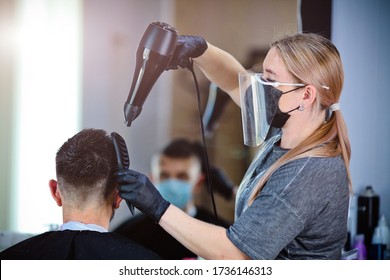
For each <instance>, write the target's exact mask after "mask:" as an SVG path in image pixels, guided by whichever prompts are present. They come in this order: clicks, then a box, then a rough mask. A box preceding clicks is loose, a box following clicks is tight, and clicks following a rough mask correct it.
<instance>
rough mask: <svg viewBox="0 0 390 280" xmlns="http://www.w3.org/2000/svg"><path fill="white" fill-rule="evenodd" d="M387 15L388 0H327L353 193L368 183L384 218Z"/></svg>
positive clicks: (388, 176)
mask: <svg viewBox="0 0 390 280" xmlns="http://www.w3.org/2000/svg"><path fill="white" fill-rule="evenodd" d="M389 15H390V1H388V0H372V1H366V0H342V1H339V0H334V1H333V15H332V16H333V20H332V39H333V41H334V43H335V44H336V45H337V47H338V49H339V51H340V53H341V56H342V59H343V63H344V71H345V84H344V90H343V96H342V98H341V108H342V112H343V114H344V117H345V120H346V122H347V125H348V128H349V135H350V141H351V145H352V159H351V173H352V180H353V188H354V193H355V194H356V195H358V194H359V193H360V192H361V191H362V190H363V189H364V188H365V187H366V186H367V185H372V186H373V188H374V190H375V191H376V192H377V193H378V194H379V195H380V198H381V202H380V212H381V213H382V214H384V215H385V216H386V218H387V222H388V223H390V145H389V139H390V117H389V114H388V113H387V112H388V111H389V107H390V94H389V86H388V82H387V81H388V80H389V77H390V55H389V46H390V18H389ZM354 203H356V199H355V200H354ZM354 211H356V208H355V209H354ZM355 213H356V212H355Z"/></svg>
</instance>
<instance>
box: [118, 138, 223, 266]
mask: <svg viewBox="0 0 390 280" xmlns="http://www.w3.org/2000/svg"><path fill="white" fill-rule="evenodd" d="M197 149H198V147H197V146H195V143H191V142H189V141H187V140H185V139H177V140H174V141H172V142H171V143H170V144H169V145H168V146H167V147H165V148H164V149H163V151H162V152H161V154H159V155H157V156H156V157H154V158H153V160H152V164H151V165H152V166H151V167H152V180H153V182H154V183H155V184H156V187H157V189H158V190H159V191H160V193H161V195H162V196H163V197H164V198H165V199H167V200H168V201H169V202H171V203H172V204H174V205H176V206H177V207H179V208H181V209H182V210H183V211H185V212H187V213H188V214H190V215H192V216H193V217H195V218H197V219H200V220H203V221H206V222H209V223H216V219H215V217H214V215H213V214H212V213H210V212H209V211H208V210H205V209H202V208H199V207H196V206H195V203H194V195H195V194H196V193H197V192H198V191H199V190H200V188H202V187H203V183H204V182H203V181H204V175H203V173H202V170H201V165H202V162H201V159H200V158H199V153H198V150H197ZM219 224H221V225H222V226H226V227H227V226H228V224H227V223H226V222H223V221H221V220H220V219H219ZM114 232H116V233H120V234H123V235H124V236H126V237H128V238H130V239H132V240H134V241H137V242H138V243H140V244H142V245H144V246H145V247H147V248H149V249H151V250H152V251H154V252H156V253H157V254H158V255H160V256H161V257H162V258H164V259H186V258H196V257H197V256H196V255H195V254H194V253H192V252H191V251H189V250H188V249H187V248H185V247H184V246H183V245H181V244H180V243H179V242H178V241H177V240H176V239H175V238H173V237H172V236H171V235H169V234H168V233H167V232H166V231H165V230H163V229H162V228H161V227H160V226H159V225H158V224H156V223H155V222H154V221H152V220H151V219H150V218H149V217H147V216H145V215H144V214H139V215H137V216H135V217H131V218H130V219H129V220H127V221H125V222H124V223H123V224H122V225H120V226H119V227H118V228H116V229H114Z"/></svg>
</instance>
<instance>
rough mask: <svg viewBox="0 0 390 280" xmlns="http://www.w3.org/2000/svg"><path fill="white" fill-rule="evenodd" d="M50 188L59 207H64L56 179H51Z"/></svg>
mask: <svg viewBox="0 0 390 280" xmlns="http://www.w3.org/2000/svg"><path fill="white" fill-rule="evenodd" d="M49 188H50V194H51V196H52V197H53V199H54V200H55V202H56V203H57V205H58V206H62V198H61V194H60V190H59V189H58V184H57V181H56V180H54V179H51V180H50V181H49Z"/></svg>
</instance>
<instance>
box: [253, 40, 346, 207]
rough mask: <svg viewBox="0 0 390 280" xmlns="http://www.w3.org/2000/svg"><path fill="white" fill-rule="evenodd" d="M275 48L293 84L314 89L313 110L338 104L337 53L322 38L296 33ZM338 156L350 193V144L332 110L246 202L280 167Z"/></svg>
mask: <svg viewBox="0 0 390 280" xmlns="http://www.w3.org/2000/svg"><path fill="white" fill-rule="evenodd" d="M271 47H273V48H275V49H276V50H277V51H278V53H279V55H280V57H281V58H282V60H283V61H284V63H285V65H286V66H287V70H288V71H289V72H290V73H291V75H292V76H293V78H294V79H295V80H296V82H297V83H302V84H306V85H313V86H315V87H316V89H317V98H316V107H317V110H318V111H320V110H323V109H327V110H328V109H329V107H330V106H331V105H332V104H334V103H337V102H339V99H340V95H341V90H342V87H343V82H344V71H343V65H342V62H341V58H340V54H339V52H338V50H337V49H336V47H335V46H334V45H333V44H332V43H331V42H330V41H329V40H328V39H326V38H324V37H322V36H320V35H316V34H312V33H305V34H296V35H293V36H288V37H285V38H283V39H281V40H278V41H276V42H274V43H272V44H271ZM338 155H341V156H342V158H343V160H344V162H345V167H346V169H347V176H348V183H349V188H350V191H352V181H351V174H350V170H349V162H350V158H351V145H350V142H349V138H348V132H347V127H346V124H345V121H344V118H343V116H342V114H341V112H340V111H339V110H338V111H334V112H333V113H332V115H331V117H330V118H329V120H327V121H326V122H324V123H323V124H322V125H321V126H320V127H319V128H318V129H317V130H316V131H315V132H314V133H313V134H312V135H311V136H309V137H308V138H306V139H305V140H304V141H302V142H301V143H300V144H298V146H296V147H295V148H293V149H291V150H289V151H288V152H287V153H286V154H284V155H283V156H282V157H281V158H280V159H279V160H277V161H276V162H275V163H274V164H273V165H272V166H271V167H270V168H269V169H268V170H267V171H266V172H265V173H264V175H263V176H262V177H261V179H260V180H259V182H258V183H257V185H256V187H255V188H254V190H253V192H252V194H251V197H250V199H249V203H252V202H253V201H254V200H255V198H256V197H257V196H258V195H259V193H260V191H261V189H262V188H263V187H264V185H265V183H266V182H267V180H268V179H269V178H270V176H271V175H272V174H273V173H274V172H275V171H276V170H277V169H278V168H279V167H281V166H282V165H285V164H287V163H288V162H291V161H293V160H296V159H299V158H304V157H335V156H338Z"/></svg>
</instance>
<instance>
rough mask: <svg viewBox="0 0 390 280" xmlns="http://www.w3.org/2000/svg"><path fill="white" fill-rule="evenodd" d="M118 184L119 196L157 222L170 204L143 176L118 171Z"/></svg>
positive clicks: (116, 175)
mask: <svg viewBox="0 0 390 280" xmlns="http://www.w3.org/2000/svg"><path fill="white" fill-rule="evenodd" d="M115 177H116V180H117V182H118V184H119V186H118V190H119V196H120V197H121V198H123V199H125V200H126V201H128V202H129V203H128V205H129V204H133V205H134V206H135V207H137V208H138V209H139V210H140V211H141V212H143V213H144V214H146V215H148V216H149V217H151V218H152V219H153V220H154V221H156V222H159V221H160V219H161V217H162V215H163V214H164V213H165V211H166V210H167V208H168V207H169V205H170V203H169V202H168V201H166V200H165V199H164V198H163V197H162V196H161V194H160V193H159V191H158V190H157V189H156V187H155V186H154V185H153V184H152V183H151V182H150V181H149V179H148V177H146V176H145V175H144V174H142V173H139V172H137V171H134V170H131V169H119V170H118V171H117V172H116V173H115Z"/></svg>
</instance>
